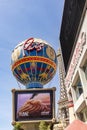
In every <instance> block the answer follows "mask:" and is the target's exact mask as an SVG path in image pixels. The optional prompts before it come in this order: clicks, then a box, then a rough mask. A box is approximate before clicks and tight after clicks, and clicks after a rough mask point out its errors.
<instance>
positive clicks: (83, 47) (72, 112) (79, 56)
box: [60, 0, 87, 123]
mask: <svg viewBox="0 0 87 130" xmlns="http://www.w3.org/2000/svg"><path fill="white" fill-rule="evenodd" d="M74 5H75V6H74ZM65 16H66V17H65ZM70 18H71V19H70ZM60 45H61V50H62V54H63V60H64V66H65V72H66V75H65V86H66V88H67V96H68V108H69V122H70V123H71V122H72V121H73V120H74V119H76V118H78V119H80V120H82V121H84V122H87V0H80V1H79V0H71V1H69V0H67V1H66V0H65V6H64V13H63V19H62V25H61V32H60Z"/></svg>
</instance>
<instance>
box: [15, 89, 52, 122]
mask: <svg viewBox="0 0 87 130" xmlns="http://www.w3.org/2000/svg"><path fill="white" fill-rule="evenodd" d="M14 107H15V109H14V111H15V112H14V113H15V121H30V120H41V119H42V120H43V119H45V120H47V119H48V120H49V119H52V118H53V90H43V89H42V90H41V89H40V90H32V91H31V90H30V91H29V90H26V91H23V90H22V91H15V93H14Z"/></svg>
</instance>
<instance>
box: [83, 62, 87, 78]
mask: <svg viewBox="0 0 87 130" xmlns="http://www.w3.org/2000/svg"><path fill="white" fill-rule="evenodd" d="M83 71H84V72H85V77H86V80H87V61H86V63H85V65H84V66H83Z"/></svg>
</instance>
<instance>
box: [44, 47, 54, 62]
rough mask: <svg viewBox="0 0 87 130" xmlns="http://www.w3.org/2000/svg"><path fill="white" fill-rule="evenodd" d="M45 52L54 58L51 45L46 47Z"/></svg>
mask: <svg viewBox="0 0 87 130" xmlns="http://www.w3.org/2000/svg"><path fill="white" fill-rule="evenodd" d="M46 53H47V55H48V57H49V58H50V59H52V60H55V52H54V50H53V49H52V48H51V47H49V46H48V47H47V49H46Z"/></svg>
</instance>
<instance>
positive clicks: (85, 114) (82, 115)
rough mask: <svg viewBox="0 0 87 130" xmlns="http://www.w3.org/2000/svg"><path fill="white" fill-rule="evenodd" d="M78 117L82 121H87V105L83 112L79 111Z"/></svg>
mask: <svg viewBox="0 0 87 130" xmlns="http://www.w3.org/2000/svg"><path fill="white" fill-rule="evenodd" d="M78 117H79V119H80V120H81V121H84V122H86V121H87V107H85V108H84V109H83V110H82V111H81V112H79V113H78Z"/></svg>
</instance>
